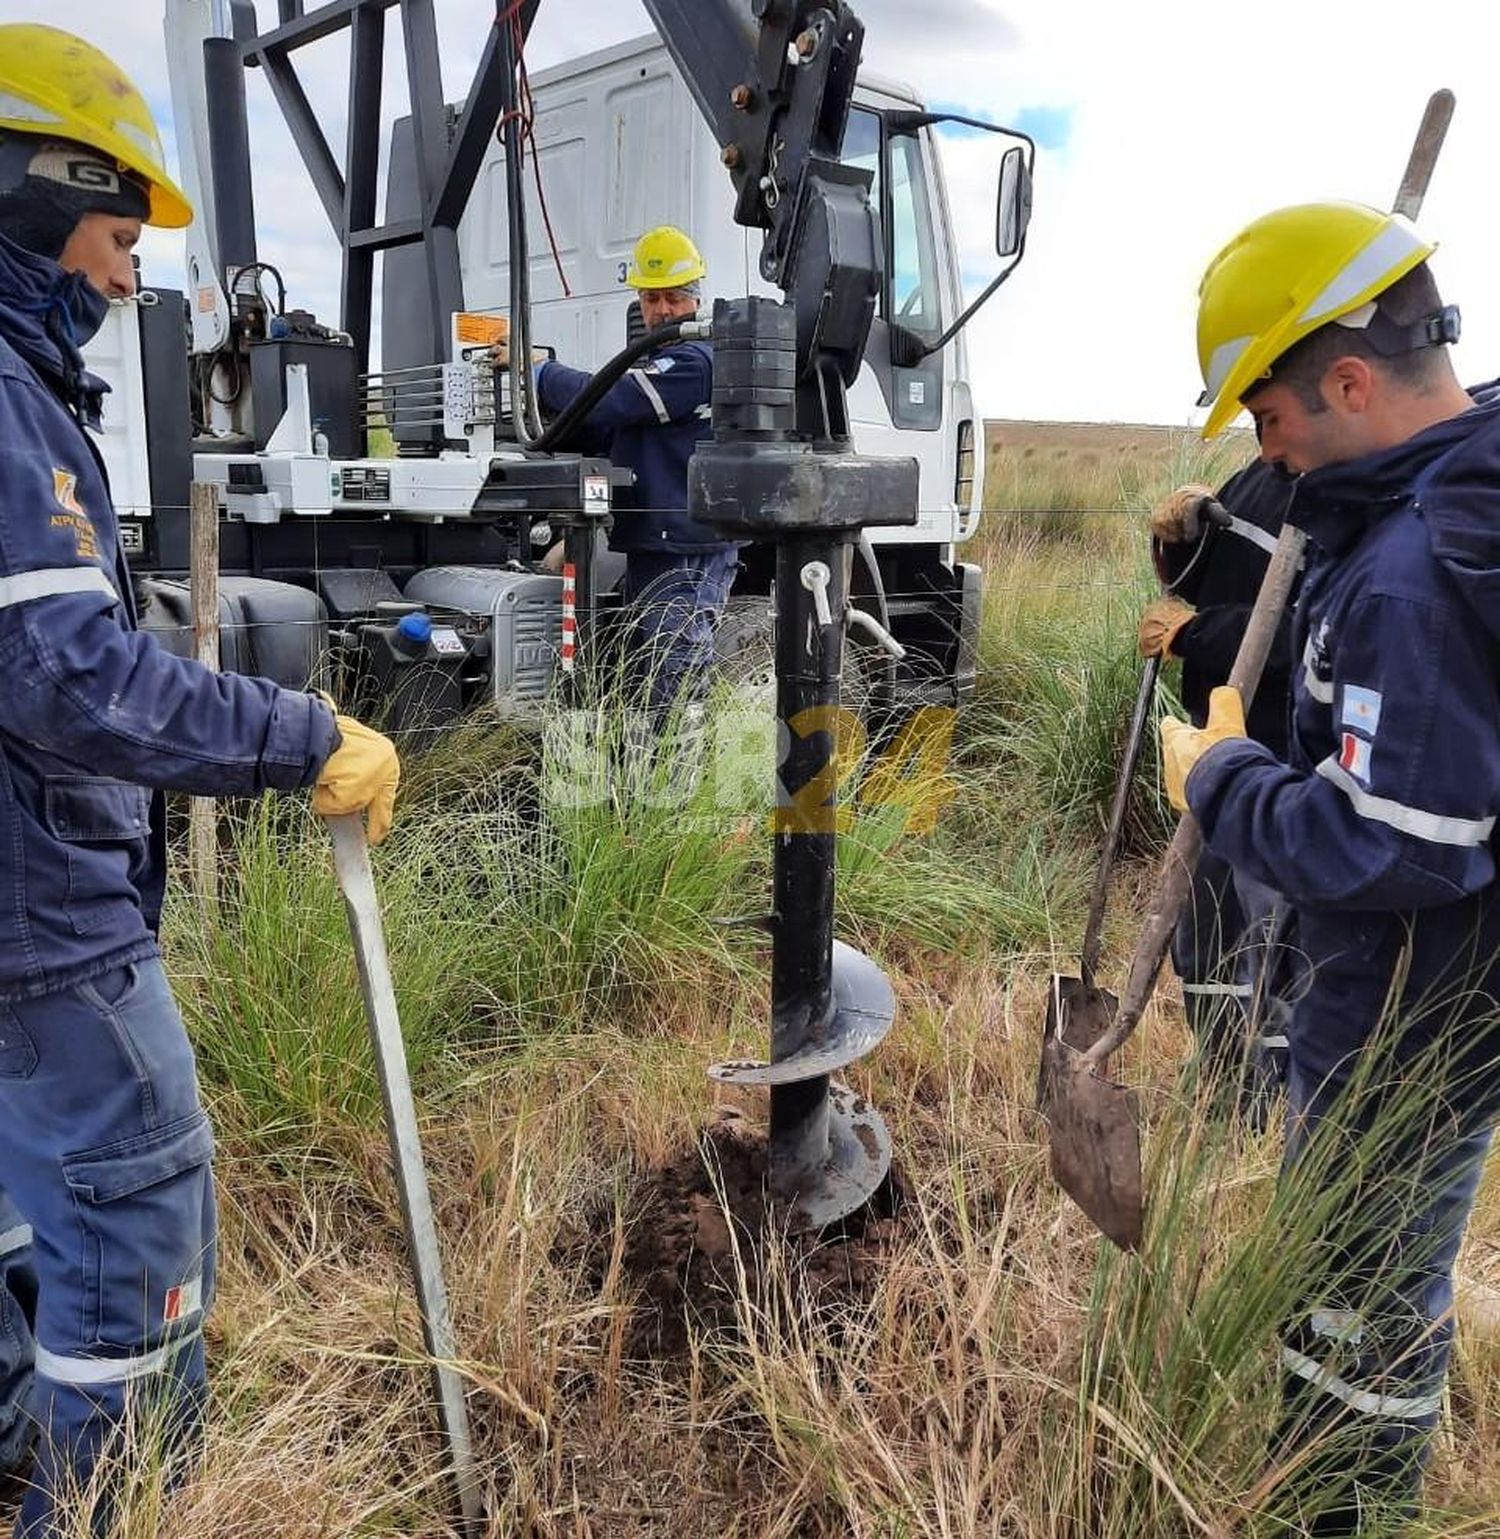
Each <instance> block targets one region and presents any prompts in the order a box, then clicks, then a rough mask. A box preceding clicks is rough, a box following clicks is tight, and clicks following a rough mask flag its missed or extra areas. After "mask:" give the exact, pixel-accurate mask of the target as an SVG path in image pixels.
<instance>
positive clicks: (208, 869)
mask: <svg viewBox="0 0 1500 1539" xmlns="http://www.w3.org/2000/svg"><path fill="white" fill-rule="evenodd" d="M188 513H189V517H190V519H191V523H190V526H189V531H188V542H189V543H188V551H189V561H190V563H191V572H190V574H189V583H190V587H189V592H190V594H191V598H192V606H193V656H194V657H196V658H197V659H198V661H199V662H200V663H202V664H203V666H204V667H205V668H213V669H217V668H218V666H219V490H218V488H217V487H216V486H213V485H211V484H209V483H208V482H206V481H194V482H193V483H192V485H191V487H189V489H188ZM188 878H189V881H190V882H191V884H192V888H193V891H194V892H195V893H196V894H197V895H198V897H199V898H200V899H202V900H204V901H205V902H208V903H214V902H216V901H217V899H218V891H219V832H218V820H217V816H216V814H215V805H214V798H213V797H211V796H195V797H193V798H192V803H191V806H190V807H189V810H188Z"/></svg>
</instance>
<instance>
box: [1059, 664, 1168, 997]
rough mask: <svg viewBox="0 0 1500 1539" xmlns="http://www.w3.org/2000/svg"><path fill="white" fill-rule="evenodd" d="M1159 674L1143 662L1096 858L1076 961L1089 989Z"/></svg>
mask: <svg viewBox="0 0 1500 1539" xmlns="http://www.w3.org/2000/svg"><path fill="white" fill-rule="evenodd" d="M1160 673H1161V657H1160V655H1159V654H1158V655H1157V656H1155V657H1151V658H1148V659H1147V660H1146V666H1145V668H1144V669H1143V670H1142V672H1141V687H1140V689H1139V690H1138V691H1137V692H1136V697H1135V711H1134V713H1133V714H1132V715H1131V718H1130V731H1129V732H1128V733H1127V734H1126V737H1125V755H1124V757H1123V759H1122V760H1121V761H1120V778H1119V779H1118V780H1117V781H1116V782H1115V799H1114V803H1113V805H1112V806H1111V807H1110V809H1109V827H1108V829H1107V831H1106V832H1105V835H1104V853H1103V854H1102V855H1100V857H1099V869H1098V870H1097V871H1096V872H1095V873H1094V891H1093V893H1092V895H1091V896H1090V898H1089V917H1088V922H1087V924H1085V925H1084V928H1083V951H1082V955H1081V956H1080V957H1079V963H1080V966H1079V971H1080V972H1081V973H1082V974H1083V980H1084V982H1085V983H1087V984H1090V985H1092V983H1093V981H1094V969H1095V968H1096V967H1098V965H1099V944H1100V938H1101V933H1102V931H1103V929H1104V906H1105V903H1106V902H1107V901H1108V898H1109V874H1110V872H1111V870H1113V868H1114V863H1115V855H1116V853H1117V852H1118V850H1119V848H1120V834H1121V833H1122V831H1123V830H1124V827H1125V812H1126V809H1127V808H1128V807H1129V806H1130V787H1131V784H1132V783H1133V782H1134V780H1135V771H1136V766H1137V765H1138V764H1139V763H1140V762H1141V747H1142V745H1143V744H1144V742H1145V739H1146V719H1147V717H1149V716H1150V714H1151V702H1152V700H1153V698H1154V697H1155V695H1156V680H1157V676H1158V675H1159V674H1160Z"/></svg>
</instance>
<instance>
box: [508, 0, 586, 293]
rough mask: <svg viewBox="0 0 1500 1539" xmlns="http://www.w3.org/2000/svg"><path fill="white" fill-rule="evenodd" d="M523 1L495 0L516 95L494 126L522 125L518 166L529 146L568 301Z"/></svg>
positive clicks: (540, 204)
mask: <svg viewBox="0 0 1500 1539" xmlns="http://www.w3.org/2000/svg"><path fill="white" fill-rule="evenodd" d="M525 4H526V0H510V4H509V5H506V4H505V3H504V0H496V3H495V25H496V26H497V27H503V26H505V25H506V24H507V23H509V25H510V35H511V40H512V43H513V45H514V48H515V56H516V82H517V87H518V89H517V93H516V100H517V103H518V105H517V106H516V108H515V109H514V110H513V111H511V112H507V113H505V114H504V115H503V116H502V117H501V119H500V121H499V123H498V124H497V125H496V133H497V134H498V133H499V132H500V130H501V129H503V128H504V126H505V125H506V124H507V123H509V122H510V121H511V120H512V119H518V120H519V121H520V124H521V134H520V136H519V138H518V140H517V144H518V146H519V147H520V152H521V164H522V166H524V165H525V164H526V148H525V147H526V145H527V143H530V145H531V174H532V178H533V180H534V181H535V182H536V200H537V205H538V207H540V209H541V211H542V224H543V226H544V227H545V229H546V231H547V244H548V245H549V246H550V247H551V249H552V265H553V266H554V267H555V268H556V269H557V281H558V282H559V283H561V284H562V291H563V297H564V298H566V299H571V298H572V297H573V290H572V289H571V288H570V287H569V285H568V275H567V273H566V272H564V271H563V263H562V253H561V252H560V251H559V250H558V249H557V236H556V234H555V233H554V232H553V229H552V215H551V213H550V211H549V210H548V208H547V192H546V189H545V188H544V187H543V186H542V157H541V155H540V153H539V152H538V150H537V147H536V104H535V102H534V100H533V99H532V95H531V79H530V77H529V76H528V75H527V73H526V43H525V39H524V38H523V37H522V35H521V9H522V7H523V6H524V5H525Z"/></svg>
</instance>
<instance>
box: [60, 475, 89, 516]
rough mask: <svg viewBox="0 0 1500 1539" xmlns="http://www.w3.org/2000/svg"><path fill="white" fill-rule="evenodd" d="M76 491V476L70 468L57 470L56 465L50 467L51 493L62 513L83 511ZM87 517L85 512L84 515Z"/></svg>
mask: <svg viewBox="0 0 1500 1539" xmlns="http://www.w3.org/2000/svg"><path fill="white" fill-rule="evenodd" d="M77 491H78V477H77V476H75V475H74V474H73V472H72V471H71V470H59V469H58V468H57V466H56V465H54V466H53V467H52V495H53V497H55V498H56V499H57V505H58V507H60V508H61V509H62V510H63V512H64V513H83V507H82V505H81V504H80V503H79V501H78V497H77V495H76V493H77ZM84 516H85V517H87V514H85V515H84Z"/></svg>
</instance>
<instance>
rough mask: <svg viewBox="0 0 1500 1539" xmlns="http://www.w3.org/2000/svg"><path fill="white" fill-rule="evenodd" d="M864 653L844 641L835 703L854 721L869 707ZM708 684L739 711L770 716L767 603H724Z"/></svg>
mask: <svg viewBox="0 0 1500 1539" xmlns="http://www.w3.org/2000/svg"><path fill="white" fill-rule="evenodd" d="M866 651H867V649H866V648H865V646H864V644H863V643H862V642H860V641H859V640H857V639H856V638H855V637H852V636H846V637H845V638H844V675H843V688H842V694H841V698H842V702H843V705H844V707H845V708H846V709H847V710H851V711H854V712H856V713H857V714H858V715H860V716H864V715H865V714H866V713H867V712H868V709H869V705H870V680H871V667H872V664H871V662H870V660H869V659H868V658H867V655H866ZM876 666H878V664H877V665H876ZM714 678H715V680H717V681H718V682H719V684H720V687H721V688H727V689H728V690H729V691H730V692H731V693H732V694H733V695H734V697H735V701H736V703H737V704H738V705H740V706H742V707H743V708H745V709H747V710H763V711H765V712H766V714H767V715H774V714H775V711H776V611H775V610H774V609H773V608H772V606H771V600H770V599H769V598H765V597H746V598H732V599H730V601H729V603H728V605H727V606H726V607H725V610H724V614H723V616H722V617H721V619H720V620H719V626H718V629H717V631H715V633H714Z"/></svg>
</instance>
